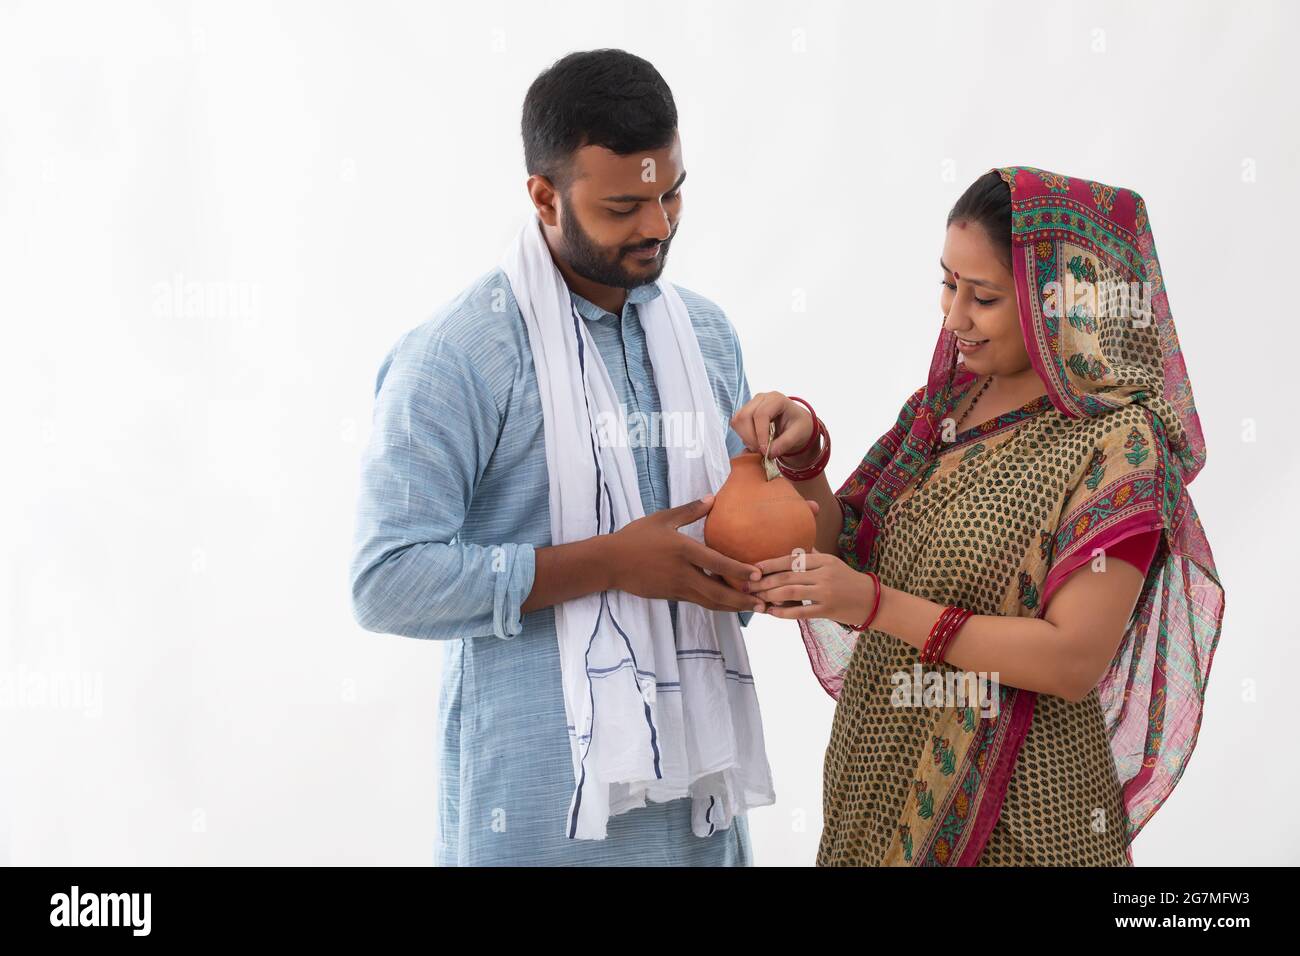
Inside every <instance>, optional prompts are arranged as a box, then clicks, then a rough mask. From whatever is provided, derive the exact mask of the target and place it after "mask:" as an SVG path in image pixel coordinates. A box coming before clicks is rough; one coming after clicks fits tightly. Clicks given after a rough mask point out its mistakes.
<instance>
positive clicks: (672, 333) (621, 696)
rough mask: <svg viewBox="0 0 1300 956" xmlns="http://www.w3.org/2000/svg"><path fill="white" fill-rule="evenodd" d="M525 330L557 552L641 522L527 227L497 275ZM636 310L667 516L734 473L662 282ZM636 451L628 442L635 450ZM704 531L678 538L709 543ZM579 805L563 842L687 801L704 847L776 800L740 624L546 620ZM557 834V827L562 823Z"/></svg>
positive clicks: (687, 616)
mask: <svg viewBox="0 0 1300 956" xmlns="http://www.w3.org/2000/svg"><path fill="white" fill-rule="evenodd" d="M502 268H503V269H504V270H505V274H506V277H507V278H508V279H509V281H510V287H511V290H512V291H513V292H514V296H515V300H516V302H517V303H518V304H519V309H520V311H521V312H522V313H523V316H524V323H525V325H526V326H527V329H528V343H529V346H530V348H531V351H532V357H533V365H534V367H535V369H536V373H537V388H538V391H539V393H540V395H541V401H542V416H543V421H544V425H545V434H546V468H547V474H548V476H549V482H550V490H549V500H550V516H551V543H552V544H565V543H568V542H572V541H581V540H583V539H586V538H590V537H593V536H595V535H598V534H608V533H610V532H612V531H617V530H618V529H619V528H622V527H623V526H624V525H626V524H627V523H628V522H630V521H635V520H636V519H637V518H640V517H642V516H643V515H644V514H645V512H644V510H643V508H642V505H641V494H640V490H639V483H638V479H637V469H636V463H635V461H634V459H633V455H632V452H631V450H630V448H629V447H628V443H629V437H628V435H627V431H626V427H625V424H626V416H625V414H624V413H623V409H621V408H620V403H619V400H618V393H617V392H616V391H615V390H614V387H613V385H612V383H611V381H610V378H609V373H608V372H607V371H606V369H605V365H604V362H603V361H602V360H601V357H600V352H599V350H598V349H597V348H596V346H595V343H594V342H593V341H592V338H591V336H590V334H589V333H588V331H587V325H586V322H584V321H583V320H582V318H581V316H580V315H579V314H578V311H577V308H576V307H575V305H574V303H573V299H572V297H571V295H570V293H569V288H568V286H567V285H566V284H565V282H564V278H563V277H562V276H561V275H560V271H559V270H558V269H557V268H556V267H555V263H554V261H553V260H552V259H551V254H550V250H549V249H548V248H547V245H546V241H545V239H544V237H543V235H542V232H541V222H540V220H539V219H537V217H536V216H533V217H531V218H530V221H529V223H528V224H527V225H525V226H524V227H523V228H522V229H521V230H520V232H519V234H518V236H517V237H516V238H515V240H514V241H513V242H512V243H511V245H510V248H509V249H508V250H507V252H506V256H505V259H504V261H503V263H502ZM659 289H660V294H659V295H658V296H656V297H655V298H654V299H653V300H652V301H650V302H647V303H645V304H644V305H642V306H641V307H640V309H641V312H640V318H641V324H642V326H643V327H644V329H645V335H646V346H647V350H648V352H649V356H650V363H651V365H652V367H653V372H654V380H655V383H656V385H657V386H658V390H659V398H660V405H661V416H660V421H661V422H666V423H668V426H669V427H665V428H662V429H661V430H660V432H661V434H662V435H663V436H664V438H663V441H664V444H665V446H666V449H665V450H666V452H667V458H668V491H669V506H670V507H676V506H677V505H682V504H687V503H689V502H691V501H694V500H696V499H698V498H702V497H703V496H704V495H706V494H710V493H712V492H716V491H717V490H718V489H719V488H720V487H721V486H722V483H723V482H724V481H725V480H726V478H727V475H728V474H729V472H730V468H731V463H730V460H729V458H728V455H727V448H726V441H725V435H726V427H727V426H726V424H725V423H724V422H725V418H724V416H723V415H722V414H721V413H720V412H719V411H718V406H717V402H716V400H715V398H714V395H713V390H712V388H711V386H710V384H709V378H708V374H707V372H706V370H705V366H704V357H703V356H702V355H701V354H700V345H699V341H698V340H697V339H696V336H695V329H694V327H693V326H692V325H691V319H690V315H689V314H688V313H687V311H686V306H685V304H684V303H683V302H682V300H681V297H680V296H679V295H678V293H677V290H676V289H675V288H674V287H673V285H672V284H671V283H669V282H665V281H660V282H659ZM633 440H635V439H633ZM703 524H704V523H703V522H702V521H697V522H695V523H694V524H693V525H690V526H687V527H684V528H682V529H681V531H682V533H684V534H688V535H690V536H691V537H692V538H694V539H696V540H697V541H703ZM555 629H556V632H557V636H558V639H559V650H560V668H561V673H562V677H563V681H564V707H565V713H566V715H567V717H568V723H569V743H570V749H571V752H572V755H573V775H574V791H573V798H572V800H571V801H570V806H569V813H568V815H567V819H566V820H565V821H564V827H565V833H566V835H567V836H568V837H569V838H571V839H596V840H600V839H604V838H605V833H606V826H607V823H608V821H609V818H610V817H612V816H616V815H618V814H621V813H626V812H627V811H629V810H633V809H635V808H637V807H643V806H645V805H646V802H647V801H654V802H657V803H658V802H664V801H668V800H675V799H679V798H682V797H690V798H691V800H692V814H691V823H692V831H693V832H694V833H695V835H696V836H701V837H706V836H709V835H711V834H712V833H714V832H715V831H717V830H723V829H726V828H728V827H729V826H730V825H731V820H732V818H733V817H734V816H735V815H736V814H737V813H744V812H745V811H746V810H748V809H750V808H751V807H758V806H765V805H768V804H771V803H773V802H775V799H776V797H775V793H774V791H773V787H772V773H771V770H770V768H769V766H768V762H767V753H766V751H765V749H764V743H763V727H762V721H761V719H760V716H759V707H758V698H757V696H756V694H755V691H754V678H753V676H752V674H751V673H750V669H749V657H748V655H747V654H746V652H745V642H744V639H743V637H742V635H741V629H740V622H739V620H738V618H737V616H736V614H735V613H734V612H731V611H709V610H705V609H704V608H702V607H700V606H698V605H696V604H691V603H688V602H684V601H683V602H679V604H678V607H677V633H676V635H674V632H673V625H672V619H671V616H670V613H669V608H668V602H667V601H663V600H647V599H644V598H641V597H638V596H636V595H634V594H629V593H627V592H624V591H606V592H603V593H600V594H590V595H587V596H585V597H581V598H577V599H576V600H572V601H565V602H564V603H562V604H559V605H556V607H555ZM556 822H557V824H558V823H559V821H556Z"/></svg>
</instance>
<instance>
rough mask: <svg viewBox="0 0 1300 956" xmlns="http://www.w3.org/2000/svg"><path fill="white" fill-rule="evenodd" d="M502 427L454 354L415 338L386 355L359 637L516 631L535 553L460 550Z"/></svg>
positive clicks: (362, 525) (362, 508) (365, 508)
mask: <svg viewBox="0 0 1300 956" xmlns="http://www.w3.org/2000/svg"><path fill="white" fill-rule="evenodd" d="M501 425H502V416H501V413H500V411H499V410H498V406H497V404H496V401H495V399H494V398H493V395H492V392H491V389H490V388H489V386H488V385H487V383H486V382H485V381H484V380H483V378H482V376H481V375H480V374H479V373H478V371H477V370H476V369H475V368H474V366H473V364H472V363H471V361H470V360H469V358H468V356H467V355H466V354H465V352H464V350H463V349H461V348H460V347H459V346H457V345H455V344H454V343H452V342H450V341H447V340H446V339H444V338H442V337H440V336H439V335H438V334H437V333H436V332H432V333H431V332H428V331H427V330H416V331H415V332H412V333H410V334H408V335H407V336H406V337H405V338H404V339H403V340H402V341H401V342H400V343H399V344H398V345H397V347H396V348H395V349H394V350H393V352H392V354H390V356H389V357H388V360H387V361H386V362H385V363H384V365H383V367H382V368H381V369H380V372H379V378H378V381H377V384H376V388H375V408H374V427H373V430H372V432H371V436H370V440H369V444H368V445H367V447H366V451H365V455H364V460H363V465H362V474H361V494H360V504H359V507H358V513H357V528H356V540H355V549H354V553H353V558H352V566H351V579H352V610H353V615H354V616H355V617H356V620H357V623H359V624H360V625H361V626H362V627H364V628H366V629H367V630H370V631H377V632H381V633H386V634H400V635H403V636H406V637H418V638H426V639H435V640H448V639H454V638H466V637H476V636H489V635H496V636H497V637H499V638H503V639H505V638H512V637H515V636H516V635H518V634H519V633H520V632H521V631H522V630H523V614H522V610H521V607H522V605H523V602H524V600H525V599H526V598H527V597H528V594H529V592H530V591H531V590H532V587H533V577H534V571H535V564H534V559H535V552H534V548H533V546H532V545H531V544H528V543H510V542H503V543H500V544H492V545H480V544H466V543H462V542H459V541H457V540H456V537H457V534H458V533H459V531H460V528H461V525H462V524H463V522H464V519H465V515H466V514H467V512H468V511H469V506H470V502H471V501H472V498H473V494H474V489H475V487H476V486H477V485H478V482H479V479H480V478H481V477H482V475H483V470H484V469H485V468H486V467H487V463H488V460H489V459H490V457H491V455H492V450H493V448H495V447H496V442H497V438H498V435H499V434H500V429H501Z"/></svg>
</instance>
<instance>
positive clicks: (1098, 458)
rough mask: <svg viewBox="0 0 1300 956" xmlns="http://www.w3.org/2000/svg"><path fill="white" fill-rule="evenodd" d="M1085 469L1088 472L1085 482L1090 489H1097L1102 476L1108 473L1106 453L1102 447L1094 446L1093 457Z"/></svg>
mask: <svg viewBox="0 0 1300 956" xmlns="http://www.w3.org/2000/svg"><path fill="white" fill-rule="evenodd" d="M1085 470H1086V471H1087V472H1088V477H1087V478H1085V479H1084V482H1083V483H1084V484H1085V485H1087V486H1088V490H1089V491H1096V490H1097V486H1098V485H1099V484H1101V479H1102V477H1103V476H1104V475H1105V474H1106V453H1105V452H1104V451H1102V450H1101V449H1100V448H1094V449H1093V450H1092V458H1091V459H1090V460H1089V462H1088V467H1087V468H1086V469H1085Z"/></svg>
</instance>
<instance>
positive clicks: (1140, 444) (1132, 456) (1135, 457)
mask: <svg viewBox="0 0 1300 956" xmlns="http://www.w3.org/2000/svg"><path fill="white" fill-rule="evenodd" d="M1124 447H1125V448H1131V449H1132V451H1130V452H1128V453H1127V454H1126V455H1125V456H1124V457H1125V458H1127V459H1128V460H1129V464H1131V465H1140V464H1142V462H1144V461H1146V460H1147V454H1148V449H1147V442H1146V439H1145V438H1143V437H1142V433H1141V432H1140V431H1138V430H1137V429H1136V428H1133V429H1131V430H1130V431H1129V433H1128V438H1126V439H1125V440H1124Z"/></svg>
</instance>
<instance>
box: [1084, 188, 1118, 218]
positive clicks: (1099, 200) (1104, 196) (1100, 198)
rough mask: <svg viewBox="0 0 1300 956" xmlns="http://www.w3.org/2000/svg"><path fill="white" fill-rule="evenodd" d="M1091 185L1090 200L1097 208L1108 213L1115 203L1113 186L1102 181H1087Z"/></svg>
mask: <svg viewBox="0 0 1300 956" xmlns="http://www.w3.org/2000/svg"><path fill="white" fill-rule="evenodd" d="M1088 185H1089V186H1090V187H1092V201H1093V203H1094V204H1095V205H1096V206H1097V208H1098V209H1099V210H1101V211H1102V212H1104V213H1105V214H1106V215H1108V216H1109V215H1110V211H1111V209H1112V208H1113V207H1114V205H1115V187H1114V186H1106V185H1103V184H1102V183H1089V184H1088Z"/></svg>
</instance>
